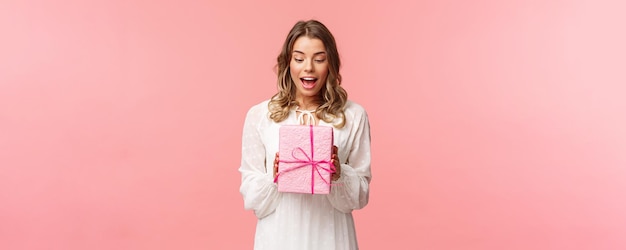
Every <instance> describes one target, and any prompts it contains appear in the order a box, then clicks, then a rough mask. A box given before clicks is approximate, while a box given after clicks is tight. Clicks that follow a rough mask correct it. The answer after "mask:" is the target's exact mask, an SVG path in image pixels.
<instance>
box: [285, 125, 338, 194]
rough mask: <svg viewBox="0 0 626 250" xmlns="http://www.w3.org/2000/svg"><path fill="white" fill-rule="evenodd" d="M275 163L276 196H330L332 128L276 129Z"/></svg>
mask: <svg viewBox="0 0 626 250" xmlns="http://www.w3.org/2000/svg"><path fill="white" fill-rule="evenodd" d="M278 133H279V142H278V143H279V146H278V147H279V150H278V152H279V162H278V174H277V175H276V179H274V181H275V182H277V184H278V191H279V192H289V193H310V194H328V193H330V178H331V175H332V173H334V172H335V167H334V166H333V164H332V162H331V154H332V151H333V128H332V127H327V126H312V125H309V126H306V125H283V126H281V127H280V128H279V132H278Z"/></svg>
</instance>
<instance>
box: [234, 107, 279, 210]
mask: <svg viewBox="0 0 626 250" xmlns="http://www.w3.org/2000/svg"><path fill="white" fill-rule="evenodd" d="M266 115H267V112H266V109H263V106H262V105H257V106H254V107H252V108H251V109H250V110H249V111H248V113H247V115H246V120H245V123H244V128H243V136H242V144H241V166H240V167H239V172H240V173H241V186H240V188H239V192H240V193H241V195H242V196H243V201H244V208H245V209H248V210H254V214H255V215H256V216H257V217H258V218H263V217H265V216H267V215H269V214H271V213H272V212H274V210H275V209H276V207H277V206H278V198H279V193H278V190H277V187H276V184H274V180H273V179H272V175H271V174H268V173H267V171H266V170H265V163H266V159H265V146H264V144H263V141H262V139H261V135H260V133H259V128H260V127H259V126H260V125H261V123H262V121H263V119H266V118H265V116H266ZM270 160H271V161H272V162H273V160H274V159H270Z"/></svg>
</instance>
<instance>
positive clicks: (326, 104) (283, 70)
mask: <svg viewBox="0 0 626 250" xmlns="http://www.w3.org/2000/svg"><path fill="white" fill-rule="evenodd" d="M302 36H307V37H309V38H312V39H313V38H317V39H319V40H321V41H322V43H324V47H325V48H326V55H327V60H328V76H327V78H326V85H325V86H324V87H322V89H321V90H320V92H319V96H318V97H319V98H318V100H320V101H321V103H319V107H318V108H317V109H316V110H315V115H316V116H317V118H318V119H320V120H323V121H324V122H327V123H331V124H333V126H334V127H336V128H342V127H343V126H344V125H345V123H346V120H345V113H344V107H345V105H346V102H347V100H348V93H347V92H346V90H345V89H344V88H343V87H341V74H339V67H340V66H341V62H340V60H339V52H338V51H337V44H336V43H335V38H334V37H333V35H332V34H331V33H330V31H329V30H328V28H326V26H324V24H322V23H321V22H319V21H317V20H309V21H299V22H297V23H296V24H295V25H294V26H293V28H292V29H291V31H289V34H288V35H287V39H285V43H284V44H283V47H282V49H281V51H280V54H279V55H278V58H277V61H278V63H277V65H276V69H277V72H276V73H277V75H278V81H277V85H278V93H276V94H275V95H274V96H272V98H271V100H270V102H269V104H268V108H269V111H270V119H272V120H274V121H275V122H280V121H283V120H285V119H287V116H289V111H290V110H291V108H292V107H295V106H297V105H298V103H297V101H296V100H295V97H296V86H295V83H294V81H293V79H292V78H291V74H290V71H289V63H290V61H291V59H292V58H291V56H292V54H293V46H294V43H295V42H296V40H297V39H298V38H300V37H302ZM336 118H337V120H335V119H336Z"/></svg>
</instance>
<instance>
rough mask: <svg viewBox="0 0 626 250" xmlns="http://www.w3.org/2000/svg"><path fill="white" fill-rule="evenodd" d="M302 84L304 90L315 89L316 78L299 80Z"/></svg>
mask: <svg viewBox="0 0 626 250" xmlns="http://www.w3.org/2000/svg"><path fill="white" fill-rule="evenodd" d="M300 81H301V82H302V87H304V88H305V89H312V88H314V87H315V83H316V82H317V78H315V77H302V78H300Z"/></svg>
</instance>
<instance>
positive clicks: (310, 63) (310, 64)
mask: <svg viewBox="0 0 626 250" xmlns="http://www.w3.org/2000/svg"><path fill="white" fill-rule="evenodd" d="M305 64H306V65H304V72H313V71H314V68H313V60H309V61H308V62H307V63H305Z"/></svg>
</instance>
